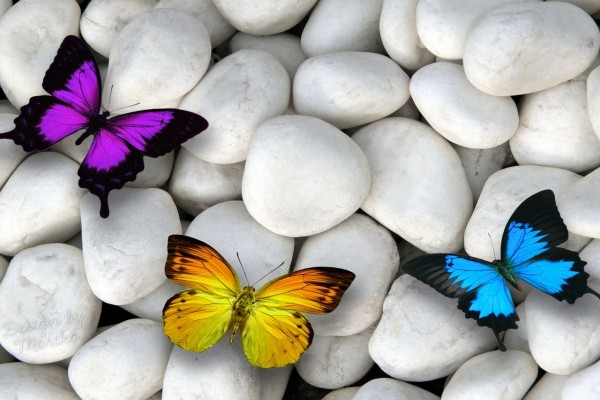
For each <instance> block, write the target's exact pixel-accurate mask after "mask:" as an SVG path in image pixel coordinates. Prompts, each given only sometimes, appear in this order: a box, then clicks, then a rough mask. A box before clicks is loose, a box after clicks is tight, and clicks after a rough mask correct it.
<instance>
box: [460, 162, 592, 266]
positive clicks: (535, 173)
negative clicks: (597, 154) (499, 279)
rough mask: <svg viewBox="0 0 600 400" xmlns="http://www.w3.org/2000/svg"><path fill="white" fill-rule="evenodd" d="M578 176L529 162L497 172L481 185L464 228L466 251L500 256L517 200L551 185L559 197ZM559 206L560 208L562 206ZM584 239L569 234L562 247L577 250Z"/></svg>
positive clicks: (474, 253) (492, 257)
mask: <svg viewBox="0 0 600 400" xmlns="http://www.w3.org/2000/svg"><path fill="white" fill-rule="evenodd" d="M579 179H581V177H580V176H579V175H577V174H576V173H574V172H571V171H567V170H564V169H558V168H551V167H538V166H532V165H526V166H516V167H511V168H505V169H502V170H500V171H498V172H496V173H495V174H493V175H492V176H490V177H489V178H488V180H487V182H486V184H485V186H484V187H483V191H482V192H481V195H480V196H479V201H478V202H477V206H476V207H475V210H474V211H473V215H472V216H471V219H470V220H469V223H468V224H467V228H466V229H465V250H466V252H467V253H468V254H469V255H471V256H472V257H477V258H481V259H484V260H493V259H495V258H497V259H499V258H500V257H501V252H500V244H501V241H502V233H503V232H504V228H505V227H506V223H507V222H508V219H509V218H510V216H511V215H512V214H513V212H514V211H515V209H516V208H517V207H518V206H519V204H521V203H522V202H523V200H525V199H526V198H528V197H529V196H531V195H533V194H535V193H537V192H539V191H542V190H545V189H551V190H552V191H553V192H554V195H555V196H556V198H557V199H558V198H559V197H560V195H561V194H562V193H563V192H564V191H565V190H566V189H567V188H568V187H569V186H571V185H573V184H574V183H575V182H577V181H578V180H579ZM559 210H562V206H561V207H560V208H559ZM561 212H562V211H561ZM567 226H569V225H568V224H567ZM587 242H588V239H586V238H582V237H579V236H577V235H574V234H570V235H569V240H568V241H567V242H565V244H564V245H563V246H562V247H566V248H568V249H570V250H575V251H579V250H581V248H582V247H583V246H584V245H585V244H586V243H587Z"/></svg>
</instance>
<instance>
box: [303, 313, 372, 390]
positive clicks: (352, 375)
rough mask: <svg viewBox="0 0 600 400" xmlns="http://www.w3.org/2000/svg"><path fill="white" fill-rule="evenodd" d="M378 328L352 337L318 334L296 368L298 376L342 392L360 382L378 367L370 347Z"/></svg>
mask: <svg viewBox="0 0 600 400" xmlns="http://www.w3.org/2000/svg"><path fill="white" fill-rule="evenodd" d="M374 329H375V325H372V326H371V327H370V328H368V329H366V330H364V331H363V332H359V333H357V334H354V335H349V336H320V335H315V336H314V337H313V341H312V344H311V345H310V347H309V348H308V350H307V351H306V353H304V354H303V355H302V357H301V358H300V360H299V361H298V362H297V363H296V365H295V367H296V370H297V371H298V374H300V377H302V379H303V380H304V381H305V382H308V383H309V384H311V385H313V386H316V387H320V388H325V389H338V388H341V387H344V386H347V385H350V384H352V383H354V382H356V381H358V380H359V379H360V378H362V377H363V376H365V374H366V373H367V372H369V370H370V369H371V367H372V366H373V364H374V363H373V360H372V359H371V356H370V355H369V348H368V344H369V339H370V338H371V334H372V333H373V330H374Z"/></svg>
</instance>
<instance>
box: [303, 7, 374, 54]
mask: <svg viewBox="0 0 600 400" xmlns="http://www.w3.org/2000/svg"><path fill="white" fill-rule="evenodd" d="M382 5H383V0H373V1H356V2H351V3H349V2H347V1H345V0H321V1H319V2H318V3H317V5H316V6H315V8H314V10H313V11H312V13H311V14H310V17H309V18H308V21H307V22H306V25H305V26H304V29H303V30H302V36H301V41H302V48H303V49H304V52H305V53H306V55H307V56H309V57H312V56H316V55H317V54H325V53H332V52H335V51H344V50H351V51H368V52H372V53H382V52H383V50H384V49H383V43H382V42H381V36H380V35H379V17H380V15H381V8H382Z"/></svg>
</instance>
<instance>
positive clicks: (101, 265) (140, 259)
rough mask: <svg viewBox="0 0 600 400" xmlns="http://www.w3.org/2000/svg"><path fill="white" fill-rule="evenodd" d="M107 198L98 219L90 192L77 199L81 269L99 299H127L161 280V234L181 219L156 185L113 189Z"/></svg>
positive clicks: (172, 231) (163, 240)
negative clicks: (105, 215) (105, 214)
mask: <svg viewBox="0 0 600 400" xmlns="http://www.w3.org/2000/svg"><path fill="white" fill-rule="evenodd" d="M109 204H110V216H109V217H108V218H106V219H104V218H101V217H100V216H99V215H98V210H99V207H100V205H99V201H98V200H97V198H96V197H95V196H92V195H91V194H87V195H86V196H85V197H84V198H83V200H82V202H81V235H82V242H83V249H84V250H83V258H84V260H85V273H86V275H87V278H88V282H89V284H90V287H91V288H92V290H93V291H94V293H95V294H96V296H98V297H99V298H100V299H102V300H103V301H104V302H106V303H110V304H117V305H119V304H129V303H132V302H134V301H136V300H138V299H140V298H142V297H144V296H146V295H147V294H149V293H151V292H152V291H153V290H154V289H156V288H157V287H159V286H160V285H161V284H162V283H163V282H164V281H165V279H166V277H165V270H164V268H165V259H166V257H167V237H168V236H169V235H171V234H180V233H181V223H180V222H179V215H178V214H177V208H176V207H175V203H173V199H171V196H169V195H168V193H167V192H165V191H163V190H160V189H134V188H123V189H121V190H116V191H114V192H112V193H111V194H110V198H109Z"/></svg>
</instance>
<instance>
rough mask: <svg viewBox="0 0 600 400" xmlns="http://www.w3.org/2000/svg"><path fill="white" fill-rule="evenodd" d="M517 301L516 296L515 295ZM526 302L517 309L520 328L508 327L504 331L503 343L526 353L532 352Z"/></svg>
mask: <svg viewBox="0 0 600 400" xmlns="http://www.w3.org/2000/svg"><path fill="white" fill-rule="evenodd" d="M513 301H515V297H513ZM525 306H526V302H523V303H521V304H519V305H518V306H517V307H516V308H515V309H516V311H517V315H518V316H519V320H518V321H517V326H518V327H519V329H508V330H507V331H506V332H505V333H504V338H503V340H502V343H504V345H505V346H506V348H507V349H509V350H521V351H524V352H525V353H531V351H530V350H529V337H528V335H527V313H526V311H525Z"/></svg>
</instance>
